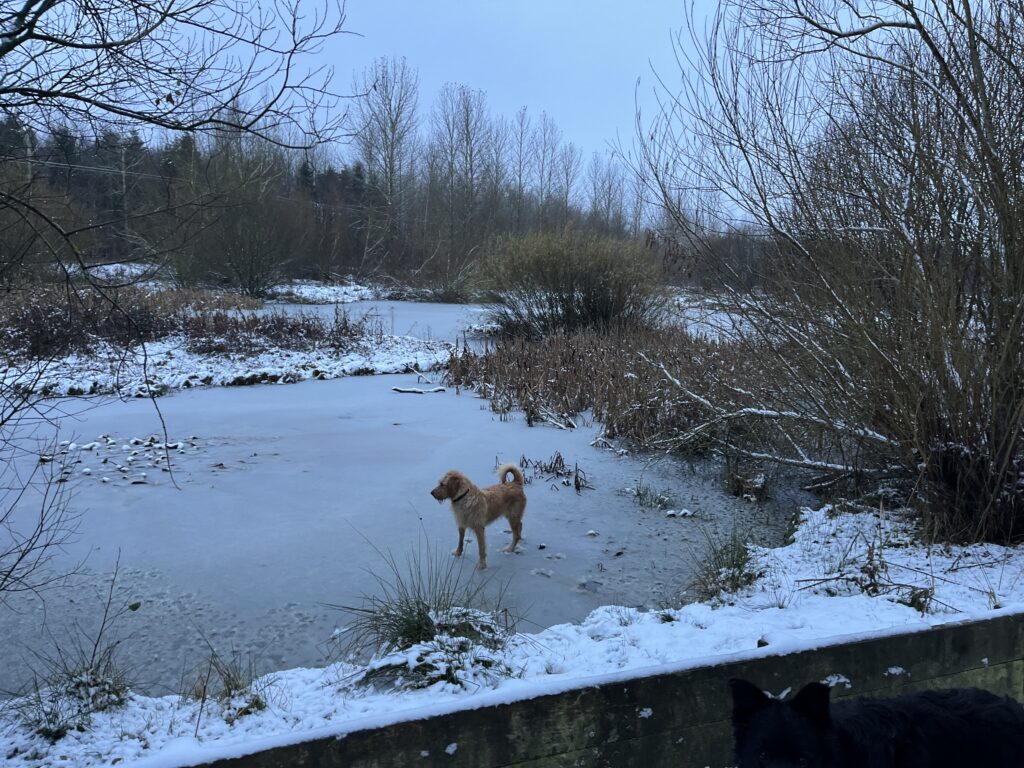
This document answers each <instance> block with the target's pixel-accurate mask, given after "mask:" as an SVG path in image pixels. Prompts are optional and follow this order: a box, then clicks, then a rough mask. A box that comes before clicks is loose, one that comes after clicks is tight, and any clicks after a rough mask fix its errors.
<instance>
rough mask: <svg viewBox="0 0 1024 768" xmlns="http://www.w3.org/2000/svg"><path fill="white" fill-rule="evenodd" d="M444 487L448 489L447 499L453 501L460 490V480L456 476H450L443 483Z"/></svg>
mask: <svg viewBox="0 0 1024 768" xmlns="http://www.w3.org/2000/svg"><path fill="white" fill-rule="evenodd" d="M444 487H445V488H447V489H448V498H449V499H454V498H455V497H456V496H458V495H459V491H461V490H462V478H461V477H459V475H457V474H454V473H453V474H451V475H449V476H448V479H447V480H446V481H445V484H444Z"/></svg>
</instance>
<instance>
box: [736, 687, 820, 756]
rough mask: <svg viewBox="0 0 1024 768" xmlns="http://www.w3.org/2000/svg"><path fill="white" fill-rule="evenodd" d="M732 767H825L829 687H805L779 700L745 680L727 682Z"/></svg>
mask: <svg viewBox="0 0 1024 768" xmlns="http://www.w3.org/2000/svg"><path fill="white" fill-rule="evenodd" d="M729 689H730V690H731V691H732V727H733V735H734V737H735V740H736V765H737V766H738V768H754V767H755V766H758V767H759V768H762V767H763V768H816V766H823V765H830V764H831V763H830V762H829V752H830V750H829V735H830V731H831V730H832V718H831V715H830V713H829V700H828V697H829V687H828V686H827V685H822V684H821V683H811V684H809V685H806V686H804V687H803V688H801V689H800V692H799V693H797V694H796V696H794V697H793V698H792V699H789V700H788V701H779V700H778V699H773V698H771V697H769V696H768V695H767V694H766V693H765V692H764V691H762V690H761V689H760V688H758V687H757V686H756V685H754V684H753V683H748V682H747V681H746V680H735V679H734V680H730V681H729Z"/></svg>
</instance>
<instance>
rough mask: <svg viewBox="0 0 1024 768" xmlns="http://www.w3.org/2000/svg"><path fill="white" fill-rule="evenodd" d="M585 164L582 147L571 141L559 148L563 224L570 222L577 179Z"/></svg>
mask: <svg viewBox="0 0 1024 768" xmlns="http://www.w3.org/2000/svg"><path fill="white" fill-rule="evenodd" d="M582 165H583V155H582V153H581V152H580V148H579V147H577V146H576V145H575V144H573V143H572V142H571V141H570V142H568V143H567V144H563V145H562V146H561V147H560V148H559V150H558V160H557V166H558V196H559V201H558V202H559V207H560V209H561V216H562V220H561V225H562V226H565V225H566V224H568V222H569V216H570V212H571V208H572V198H573V193H574V192H575V189H576V181H577V180H578V179H579V175H580V168H581V167H582Z"/></svg>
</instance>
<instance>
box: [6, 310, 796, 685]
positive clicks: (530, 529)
mask: <svg viewBox="0 0 1024 768" xmlns="http://www.w3.org/2000/svg"><path fill="white" fill-rule="evenodd" d="M374 304H385V305H388V304H390V305H394V306H395V308H396V309H395V314H394V321H393V322H394V323H395V326H394V329H395V331H396V332H397V333H402V332H407V331H409V330H410V328H409V327H402V324H403V323H405V322H406V321H407V320H408V319H409V318H411V315H408V316H407V315H405V314H404V312H405V311H406V309H407V307H403V306H401V305H400V304H399V303H397V302H374ZM348 306H349V307H351V306H352V305H348ZM418 306H419V307H429V308H435V309H438V310H439V311H438V315H437V317H436V318H431V320H434V319H436V330H435V325H434V324H433V322H428V321H424V322H423V324H422V325H419V326H418V327H419V328H421V329H426V328H430V329H431V333H435V332H436V333H441V332H444V333H448V332H449V331H454V330H455V328H457V327H458V326H457V323H458V322H461V316H460V318H455V319H453V318H452V317H451V316H450V315H451V314H452V313H453V311H452V310H449V314H445V313H444V312H442V311H440V308H443V306H444V305H418ZM326 310H329V311H332V312H333V307H328V308H325V310H324V311H326ZM417 311H418V310H417ZM459 311H460V312H464V311H467V308H465V307H460V308H459ZM469 311H471V310H469ZM396 385H398V386H416V385H417V380H416V376H414V375H395V376H368V377H352V378H346V379H337V380H332V381H309V382H303V383H299V384H292V385H280V386H272V385H264V386H251V387H242V388H235V387H230V388H229V387H223V388H213V389H201V390H191V391H180V392H177V393H175V394H173V395H171V396H168V397H165V398H161V399H160V400H159V401H158V405H159V408H160V413H159V414H158V413H157V411H156V410H155V409H154V407H153V404H152V403H150V402H148V401H142V400H133V401H128V402H119V401H110V402H106V403H104V404H102V405H100V406H99V407H89V408H86V407H85V404H84V403H82V402H81V401H72V402H71V406H70V407H74V406H75V403H76V402H77V403H78V406H79V407H80V412H79V413H78V414H77V415H76V416H74V417H69V418H66V419H65V421H64V425H63V428H64V432H63V437H64V438H66V439H74V440H75V441H76V442H77V443H78V444H83V443H89V442H98V445H97V446H93V447H91V448H90V449H89V450H86V451H82V452H81V454H80V457H81V459H82V463H81V464H78V465H75V467H76V469H75V473H74V476H73V477H74V479H73V480H72V482H71V483H70V484H69V485H70V486H71V487H72V490H73V496H72V506H73V508H74V509H75V510H77V511H80V512H81V513H82V517H81V521H80V528H79V532H78V536H77V539H76V541H75V542H74V543H73V544H72V545H71V546H69V547H67V548H66V550H65V551H63V552H62V553H60V555H59V561H58V562H57V563H56V565H57V566H58V567H60V566H70V565H71V564H74V563H77V562H79V561H81V560H82V559H85V562H86V566H85V569H84V570H83V572H82V573H81V575H80V576H79V577H77V578H76V580H75V581H74V583H73V584H72V585H71V586H69V587H66V588H61V589H57V590H53V591H50V592H48V593H46V594H45V595H44V597H45V600H40V599H38V598H37V597H35V596H30V597H25V596H21V597H18V598H17V599H13V600H11V601H9V603H8V605H7V606H6V607H5V608H4V609H3V612H2V614H0V621H2V623H3V637H4V640H5V642H4V643H3V644H2V647H0V690H8V691H9V690H12V689H16V688H18V687H19V686H21V685H22V684H23V683H24V682H25V674H26V671H25V670H26V664H25V661H26V659H30V658H31V656H32V654H31V651H30V649H41V648H42V649H45V648H46V647H47V646H48V640H47V636H48V633H53V634H54V635H55V636H56V637H58V638H59V637H62V636H63V634H64V632H65V630H66V628H67V627H68V626H70V625H72V624H74V623H75V622H78V623H79V624H81V625H82V626H83V627H87V628H88V627H89V626H91V625H93V624H94V623H95V622H96V621H97V620H98V618H99V614H100V610H101V607H102V605H101V598H100V594H101V592H102V591H103V589H104V586H105V584H106V583H108V580H109V575H110V572H111V570H112V568H113V566H114V564H115V562H116V561H117V560H118V558H120V579H119V582H120V586H121V589H122V592H123V596H124V598H125V599H126V600H138V601H140V602H141V607H140V609H139V610H138V611H136V612H134V613H129V614H127V615H126V616H125V617H124V619H123V620H122V621H121V622H120V634H121V636H123V638H124V640H123V643H122V658H123V659H124V660H125V661H126V662H127V666H128V667H129V668H130V670H131V676H132V678H133V679H134V680H135V681H137V683H138V687H140V688H141V689H143V690H148V691H151V692H158V693H159V692H166V691H172V692H177V691H179V690H181V687H182V685H183V681H187V680H189V679H194V673H193V670H194V668H195V667H196V665H197V664H199V663H201V662H202V661H203V660H204V659H205V658H207V657H208V650H207V643H209V644H210V645H212V646H213V647H214V648H215V649H216V650H217V651H218V653H220V654H221V655H222V656H223V655H226V654H229V653H231V652H232V651H242V652H245V653H248V652H252V654H253V655H254V658H255V659H256V664H257V668H258V669H259V670H260V671H270V670H272V669H283V668H289V667H296V666H315V665H320V664H322V663H324V660H325V654H326V651H327V648H326V646H325V641H326V640H327V638H328V637H329V636H330V634H331V632H332V631H333V630H334V629H335V628H336V626H338V625H339V624H341V623H344V616H343V615H342V614H340V613H339V612H338V611H336V610H333V609H331V608H330V607H328V605H327V604H350V605H351V604H358V601H359V598H360V596H361V595H363V594H366V593H369V592H373V591H375V581H374V579H373V577H372V575H371V571H372V572H377V573H379V574H381V575H385V574H386V573H387V568H386V565H385V563H384V561H383V559H382V555H381V553H383V552H390V553H391V554H392V555H393V556H395V558H396V559H398V560H399V561H403V560H404V559H405V558H406V557H407V556H408V555H409V554H410V553H414V552H420V553H423V554H424V556H426V553H427V551H428V550H429V552H432V553H434V554H435V555H436V556H438V557H444V558H448V557H449V556H450V555H449V554H448V553H449V552H450V550H451V549H452V548H453V546H454V545H455V542H456V532H455V526H454V523H453V519H452V515H451V512H450V511H449V508H448V505H447V504H445V505H444V506H440V505H438V504H437V502H435V501H434V500H433V499H432V498H431V497H430V496H429V491H430V489H431V488H432V487H433V486H434V484H435V483H436V481H437V479H438V478H439V477H440V475H441V474H442V473H443V472H444V471H445V470H447V469H449V468H458V469H460V470H462V471H464V472H466V473H467V474H468V475H469V476H470V478H471V479H472V480H474V481H475V482H476V483H477V484H479V485H489V484H491V483H492V482H494V467H495V463H496V461H500V462H505V461H518V460H519V458H520V457H521V456H525V457H527V458H528V459H533V460H547V459H550V458H551V457H552V456H553V454H554V453H555V452H556V451H557V452H559V453H561V455H562V456H563V457H564V459H565V461H566V463H567V464H568V465H569V466H573V465H575V464H578V465H579V467H580V469H582V470H583V471H584V472H585V473H586V476H587V478H588V479H589V481H590V483H591V484H592V485H593V489H589V490H584V491H583V492H582V493H581V494H579V495H577V494H576V493H575V491H574V490H573V489H572V488H570V487H566V486H564V485H562V484H560V483H558V482H548V481H546V480H545V479H543V478H540V477H538V478H537V479H535V480H534V481H533V482H532V483H531V484H530V485H528V486H527V495H528V497H529V504H528V507H527V512H526V517H525V521H524V537H525V538H524V542H523V543H522V544H521V546H520V549H519V551H518V552H517V553H516V554H514V555H506V554H504V553H502V552H501V551H500V550H501V549H502V548H503V547H504V546H506V545H507V544H508V541H509V536H510V534H509V533H508V532H507V529H506V527H505V525H504V524H503V522H498V523H495V524H494V525H493V526H492V527H491V528H489V529H488V544H489V547H488V550H489V553H490V558H489V566H490V568H489V569H488V570H487V571H486V574H485V575H480V574H477V573H475V572H473V570H472V569H473V567H474V566H475V565H476V554H475V543H474V544H470V545H469V546H468V547H467V556H466V557H464V558H463V565H464V566H465V572H464V577H465V578H467V579H482V578H486V579H489V580H490V581H489V587H488V588H489V590H490V591H491V592H492V593H495V592H497V591H498V590H499V589H502V588H503V589H505V597H504V600H505V604H506V605H508V606H509V607H510V608H511V609H512V610H513V612H514V613H519V614H522V615H524V619H523V620H522V621H521V623H520V624H519V627H520V628H521V629H523V630H525V631H532V630H534V629H536V628H539V627H545V626H550V625H552V624H556V623H563V622H566V621H575V620H579V619H581V618H583V617H584V616H585V615H586V614H587V613H589V612H590V611H591V610H592V609H594V608H595V607H597V606H600V605H607V604H621V605H628V606H648V607H657V606H658V605H659V604H663V603H678V602H679V596H680V593H681V592H682V591H683V589H684V588H685V586H686V584H687V583H688V581H689V573H690V570H691V567H692V562H693V559H694V556H695V554H696V553H697V552H699V551H700V550H701V549H702V546H703V543H704V540H705V536H704V533H703V532H702V531H703V529H711V530H717V531H728V530H731V529H732V527H733V526H734V525H738V526H739V527H740V529H741V530H743V531H758V532H763V533H761V536H762V538H763V540H765V541H766V542H777V541H779V540H780V538H781V535H782V533H783V531H784V530H785V528H786V525H787V523H788V521H789V519H790V517H791V515H792V512H793V511H794V507H795V504H796V499H795V498H793V497H791V496H790V497H788V496H786V495H784V494H781V492H780V497H779V498H777V499H776V500H774V501H772V502H769V503H767V504H762V505H757V504H752V503H749V502H745V501H742V500H738V499H735V498H732V497H729V496H727V495H725V494H723V493H722V492H721V490H720V489H721V480H720V474H719V471H718V469H717V467H716V466H714V465H710V464H698V465H696V466H695V467H688V466H686V465H680V464H677V463H675V462H669V461H662V462H658V463H651V462H649V461H647V460H645V459H643V458H638V457H632V456H621V455H619V454H617V453H616V452H615V451H613V450H608V449H606V448H596V447H593V446H591V442H592V441H593V440H594V438H595V436H596V434H597V428H596V427H594V426H581V428H580V429H578V430H575V431H562V430H559V429H556V428H553V427H549V426H541V427H535V428H528V427H526V426H525V423H524V422H523V420H522V419H521V418H519V417H515V418H513V419H511V420H502V419H501V418H499V417H498V416H497V415H495V414H493V413H491V412H490V410H489V408H488V404H487V403H486V402H485V401H483V400H479V399H477V398H475V397H474V396H473V395H471V394H467V393H463V394H461V395H457V394H455V392H453V391H448V392H444V393H437V394H428V395H410V394H399V393H396V392H394V391H392V387H393V386H396ZM420 386H422V384H421V385H420ZM161 417H162V418H163V420H164V422H165V423H166V425H167V432H168V438H169V440H170V441H172V442H177V441H181V442H182V447H181V449H180V450H181V451H182V452H180V453H179V452H174V453H172V460H173V466H174V473H173V479H172V476H171V475H170V474H168V473H165V472H161V471H160V469H159V467H158V466H157V467H153V466H150V463H148V461H147V459H146V457H145V453H146V449H145V447H144V446H142V447H140V446H137V445H133V444H132V442H131V440H132V438H145V437H147V436H148V435H151V434H158V435H162V427H161V421H160V419H161ZM100 435H106V436H109V437H107V438H104V439H102V440H97V438H98V437H99V436H100ZM133 450H135V451H138V454H137V456H136V457H135V459H134V465H133V467H132V469H131V471H130V472H128V473H118V472H117V471H115V470H114V469H113V468H114V467H115V466H116V465H117V464H118V463H121V462H123V461H125V458H124V457H126V456H129V455H131V451H133ZM104 458H106V459H107V462H106V463H104V462H103V459H104ZM85 469H88V470H89V473H88V474H86V473H84V472H83V470H85ZM143 471H145V472H146V478H145V482H138V483H133V482H132V480H133V479H136V480H138V479H141V475H142V472H143ZM104 477H106V478H107V482H104V480H103V478H104ZM638 483H643V484H644V485H646V486H649V487H651V488H653V489H655V490H657V491H666V492H668V493H670V494H671V495H672V496H673V497H674V499H675V504H674V505H673V506H675V507H676V508H686V509H688V510H690V511H692V512H693V513H695V514H694V516H693V517H688V518H677V517H667V516H666V515H665V513H664V512H663V511H660V510H657V509H652V508H642V507H640V506H638V505H636V504H635V503H634V501H633V500H632V498H631V497H630V496H629V495H627V494H625V493H623V490H624V489H626V488H633V487H636V486H637V484H638ZM802 500H803V499H801V501H802ZM44 620H45V625H46V627H45V628H44V627H43V624H44ZM186 684H187V683H186Z"/></svg>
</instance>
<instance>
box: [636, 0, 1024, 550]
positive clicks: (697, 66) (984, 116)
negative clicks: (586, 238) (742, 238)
mask: <svg viewBox="0 0 1024 768" xmlns="http://www.w3.org/2000/svg"><path fill="white" fill-rule="evenodd" d="M1022 28H1024V3H1021V2H1020V1H1019V0H1006V1H1005V2H1000V3H990V4H973V3H969V2H966V0H963V1H961V0H937V1H936V2H931V3H916V2H910V1H909V0H906V1H904V0H871V1H869V2H857V3H854V2H848V1H847V0H750V1H746V0H741V1H739V2H731V3H728V4H726V5H724V6H723V7H722V8H721V9H720V10H719V12H718V15H717V16H716V18H715V21H714V24H713V25H712V26H711V27H710V31H709V32H708V33H707V34H706V35H700V34H697V33H695V32H694V25H692V24H691V36H692V37H693V38H694V39H695V40H696V42H697V43H698V45H697V53H696V54H695V55H694V56H693V57H692V58H690V59H689V60H687V59H686V57H685V56H684V55H683V53H682V52H683V51H684V50H685V49H686V46H685V45H684V40H683V39H682V38H680V41H679V42H680V46H679V48H678V50H679V52H680V60H681V61H682V62H683V63H684V64H685V65H687V66H689V67H690V68H691V69H690V70H689V71H690V72H691V73H692V74H687V73H686V70H683V72H682V73H681V74H682V75H683V77H682V82H681V85H680V86H679V87H678V88H675V87H666V89H665V91H664V99H663V101H662V104H661V110H660V113H659V114H658V115H657V116H656V117H655V118H654V120H653V121H651V122H650V123H649V124H647V125H644V124H643V123H642V121H641V126H640V127H641V130H642V133H641V141H640V145H639V146H640V150H639V151H640V156H639V159H640V162H639V164H638V165H639V170H640V171H641V173H642V174H643V177H644V178H645V179H646V180H647V182H648V184H649V186H650V188H651V189H652V190H653V191H655V192H656V193H657V194H658V195H659V196H660V199H661V200H662V202H663V204H664V206H665V209H666V211H667V212H668V213H669V215H670V216H671V217H672V219H673V221H674V223H675V225H676V226H678V227H679V228H680V230H685V231H687V232H688V233H689V234H690V236H691V237H692V239H693V242H694V244H695V249H694V252H695V253H696V254H697V256H698V257H702V258H704V259H705V260H706V261H707V262H712V261H713V255H714V250H713V248H712V247H711V245H712V241H713V239H714V238H713V237H710V236H709V234H715V235H717V234H721V233H722V232H729V231H733V232H739V230H740V228H741V225H753V227H754V230H755V231H757V232H758V233H759V234H760V237H761V238H762V239H763V241H764V244H765V245H768V246H770V248H771V254H772V257H771V260H770V261H769V263H768V264H767V268H766V269H765V271H764V272H763V273H762V275H761V276H760V279H761V281H762V283H763V285H764V286H765V288H766V294H765V295H764V296H763V297H762V299H761V300H758V301H750V300H749V299H748V297H746V296H743V295H740V294H738V293H733V294H732V299H733V307H734V309H736V310H737V311H738V312H741V313H742V315H743V317H744V319H745V320H746V322H747V323H748V328H749V329H750V332H749V333H748V334H746V335H745V338H744V341H745V343H747V344H748V345H749V346H750V348H751V350H752V354H756V356H757V358H756V359H757V360H758V364H761V365H764V366H765V368H766V370H769V371H770V372H771V373H770V376H769V377H768V379H767V381H768V382H769V383H768V384H767V385H766V386H765V387H764V389H763V390H761V391H758V392H745V393H737V394H736V397H735V398H734V399H732V400H731V401H728V402H710V401H708V400H707V399H703V402H702V398H701V396H700V393H699V392H695V391H691V392H689V394H688V397H689V396H692V398H693V402H695V403H697V404H698V405H699V407H702V408H705V409H706V411H707V414H708V419H707V421H706V423H705V424H704V425H702V426H701V427H699V428H698V429H697V430H696V432H701V433H703V435H704V436H705V437H706V436H707V435H708V434H715V435H717V436H718V439H719V440H720V445H722V447H723V448H724V449H727V450H729V451H732V452H734V453H737V454H741V455H746V456H748V457H749V458H753V459H756V460H765V461H780V462H783V463H787V464H793V465H796V466H803V467H808V468H813V469H818V470H821V471H823V472H825V473H827V474H828V475H829V476H830V477H831V480H827V481H825V480H823V482H831V483H834V482H836V481H837V480H839V479H851V478H853V479H856V478H863V477H865V476H872V477H875V478H883V477H888V478H890V480H891V481H895V482H897V483H898V482H900V481H901V480H905V481H906V483H907V487H908V488H910V489H914V490H916V492H917V493H916V496H917V499H918V500H919V502H920V503H921V509H922V510H923V512H924V514H925V518H924V519H925V520H926V522H927V523H929V525H930V526H931V530H932V531H934V532H935V533H937V534H940V535H942V536H946V537H952V538H964V539H972V540H973V539H979V538H985V539H1005V538H1008V537H1009V538H1019V537H1020V536H1021V535H1022V533H1024V527H1022V526H1024V494H1022V492H1021V489H1022V487H1024V486H1022V484H1021V482H1020V478H1021V473H1022V470H1024V457H1022V447H1024V210H1022V208H1024V194H1022V193H1024V138H1022V134H1021V132H1020V131H1019V130H1018V129H1017V128H1016V126H1019V125H1021V124H1024V70H1022V69H1021V67H1020V62H1021V61H1024V37H1022V36H1021V34H1020V30H1021V29H1022ZM696 222H699V223H700V226H696V224H695V223H696ZM726 268H728V267H727V266H726ZM733 277H735V276H733ZM726 283H727V284H730V283H731V284H733V285H735V284H736V281H726ZM740 423H742V424H744V425H745V427H744V429H743V430H740V431H737V430H736V429H732V430H730V429H727V428H726V427H727V426H728V425H736V424H740ZM738 434H743V435H744V436H745V438H747V439H750V438H751V437H752V436H753V440H752V441H751V442H748V443H746V444H743V445H741V444H737V443H736V442H735V437H736V435H738ZM689 437H690V436H685V439H689Z"/></svg>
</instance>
